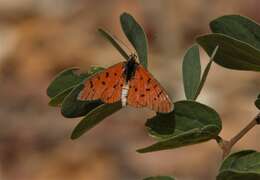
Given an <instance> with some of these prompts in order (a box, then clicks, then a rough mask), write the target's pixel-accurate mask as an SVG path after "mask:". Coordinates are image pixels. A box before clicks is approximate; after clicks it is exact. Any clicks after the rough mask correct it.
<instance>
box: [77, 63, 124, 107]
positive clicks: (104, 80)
mask: <svg viewBox="0 0 260 180" xmlns="http://www.w3.org/2000/svg"><path fill="white" fill-rule="evenodd" d="M123 72H124V63H118V64H115V65H113V66H111V67H109V68H107V69H105V70H104V71H102V72H100V73H97V74H95V75H93V76H92V77H90V78H89V79H87V80H86V81H85V82H84V88H83V90H82V91H81V92H80V94H79V96H78V98H79V100H97V99H100V100H102V101H103V102H105V103H114V102H116V101H119V100H120V95H121V91H122V86H123V83H124V78H123Z"/></svg>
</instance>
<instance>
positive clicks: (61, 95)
mask: <svg viewBox="0 0 260 180" xmlns="http://www.w3.org/2000/svg"><path fill="white" fill-rule="evenodd" d="M73 88H75V86H72V87H69V88H67V89H65V90H63V91H62V92H60V93H59V94H57V95H56V96H54V97H53V98H51V100H50V102H49V105H50V106H54V107H55V106H60V105H61V103H62V102H63V100H64V99H65V97H66V96H67V95H68V94H69V93H70V92H71V91H72V90H73Z"/></svg>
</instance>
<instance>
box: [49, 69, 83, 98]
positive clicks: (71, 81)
mask: <svg viewBox="0 0 260 180" xmlns="http://www.w3.org/2000/svg"><path fill="white" fill-rule="evenodd" d="M76 70H78V68H69V69H65V70H64V71H62V72H61V73H59V74H58V75H57V76H56V77H55V78H54V80H53V81H52V82H51V84H50V85H49V87H48V88H47V95H48V96H49V97H50V98H52V97H55V96H56V95H58V94H59V93H61V92H62V91H64V90H65V89H68V88H70V87H72V86H74V85H76V84H78V83H80V82H81V81H82V80H83V79H84V77H82V76H80V75H79V74H77V73H76Z"/></svg>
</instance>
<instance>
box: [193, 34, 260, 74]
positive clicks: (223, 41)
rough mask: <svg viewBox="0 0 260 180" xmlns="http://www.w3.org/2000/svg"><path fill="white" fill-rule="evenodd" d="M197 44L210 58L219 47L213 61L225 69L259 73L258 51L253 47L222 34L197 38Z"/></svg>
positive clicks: (259, 52) (259, 53)
mask: <svg viewBox="0 0 260 180" xmlns="http://www.w3.org/2000/svg"><path fill="white" fill-rule="evenodd" d="M197 42H198V43H199V44H200V45H201V46H202V47H203V48H204V50H205V51H206V52H207V54H208V55H209V56H210V55H211V54H212V52H213V50H214V49H215V47H216V46H219V49H218V53H217V54H216V56H215V58H214V61H215V62H216V63H217V64H219V65H221V66H223V67H226V68H230V69H236V70H251V71H260V51H258V50H257V49H255V48H254V47H253V46H251V45H249V44H247V43H244V42H242V41H239V40H236V39H234V38H231V37H229V36H226V35H223V34H208V35H204V36H200V37H198V38H197Z"/></svg>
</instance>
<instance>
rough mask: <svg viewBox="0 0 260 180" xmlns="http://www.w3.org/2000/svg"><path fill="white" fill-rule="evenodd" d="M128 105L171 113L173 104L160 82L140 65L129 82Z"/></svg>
mask: <svg viewBox="0 0 260 180" xmlns="http://www.w3.org/2000/svg"><path fill="white" fill-rule="evenodd" d="M129 84H130V88H129V93H128V104H129V105H131V106H134V107H144V106H147V107H148V108H150V109H152V110H154V111H156V112H165V113H166V112H170V111H171V110H172V106H173V105H172V102H171V100H170V98H169V96H168V95H167V93H166V91H165V90H164V89H163V88H162V86H161V85H160V84H159V83H158V81H157V80H156V79H155V78H154V77H153V76H152V75H151V74H150V73H149V72H148V71H147V70H146V69H145V68H143V67H142V66H141V65H138V66H137V68H136V72H135V75H134V77H133V78H132V79H131V80H130V82H129Z"/></svg>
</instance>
